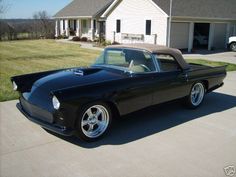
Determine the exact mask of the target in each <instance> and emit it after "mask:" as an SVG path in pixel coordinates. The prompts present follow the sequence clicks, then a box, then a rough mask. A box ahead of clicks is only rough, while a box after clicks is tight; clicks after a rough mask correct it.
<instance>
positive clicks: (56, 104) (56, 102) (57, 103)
mask: <svg viewBox="0 0 236 177" xmlns="http://www.w3.org/2000/svg"><path fill="white" fill-rule="evenodd" d="M52 104H53V107H54V109H56V110H58V109H59V108H60V102H59V100H58V99H57V97H56V96H53V98H52Z"/></svg>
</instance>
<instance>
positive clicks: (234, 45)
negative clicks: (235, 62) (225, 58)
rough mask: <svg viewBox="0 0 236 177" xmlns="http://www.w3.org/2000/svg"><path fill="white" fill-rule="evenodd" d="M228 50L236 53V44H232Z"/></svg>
mask: <svg viewBox="0 0 236 177" xmlns="http://www.w3.org/2000/svg"><path fill="white" fill-rule="evenodd" d="M229 48H230V50H231V51H233V52H236V42H232V43H231V44H230V46H229Z"/></svg>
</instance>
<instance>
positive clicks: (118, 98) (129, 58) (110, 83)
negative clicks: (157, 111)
mask: <svg viewBox="0 0 236 177" xmlns="http://www.w3.org/2000/svg"><path fill="white" fill-rule="evenodd" d="M225 77H226V69H225V67H209V66H203V65H197V64H188V63H187V62H186V61H185V60H184V59H183V56H182V54H181V52H180V51H179V50H177V49H172V48H167V47H164V46H159V45H151V44H133V45H117V46H109V47H107V48H106V49H105V50H104V52H102V54H101V56H100V57H98V58H97V60H96V62H95V63H94V64H93V65H92V66H91V67H87V68H78V67H77V68H69V69H61V70H54V71H46V72H40V73H34V74H27V75H21V76H14V77H12V78H11V81H12V83H13V88H14V90H16V91H18V92H19V93H20V98H19V103H17V108H18V109H19V110H20V111H21V112H22V113H23V114H24V115H25V116H26V117H27V118H28V119H29V120H31V121H33V122H35V123H37V124H39V125H40V126H42V127H43V128H45V129H47V130H50V131H53V132H56V133H58V134H61V135H65V136H71V135H77V136H79V137H80V138H81V139H83V140H85V141H94V140H97V139H98V138H100V137H101V136H103V135H104V134H105V133H106V132H107V131H108V129H109V127H110V126H111V124H112V119H114V117H116V116H115V115H119V116H120V115H125V114H128V113H131V112H134V111H137V110H140V109H143V108H145V107H148V106H152V105H156V104H160V103H164V102H168V101H171V100H176V99H180V98H183V99H184V101H185V103H186V105H187V106H188V107H190V108H197V107H198V106H199V105H200V104H201V103H202V102H203V99H204V96H205V94H206V93H209V92H211V91H213V90H215V89H217V88H219V87H221V86H222V85H223V80H224V78H225Z"/></svg>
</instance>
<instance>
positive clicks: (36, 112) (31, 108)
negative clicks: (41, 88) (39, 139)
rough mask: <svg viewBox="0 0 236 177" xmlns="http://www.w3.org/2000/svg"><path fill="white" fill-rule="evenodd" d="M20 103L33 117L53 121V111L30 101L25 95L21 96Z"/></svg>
mask: <svg viewBox="0 0 236 177" xmlns="http://www.w3.org/2000/svg"><path fill="white" fill-rule="evenodd" d="M20 104H21V106H22V108H23V110H24V111H25V112H26V113H27V114H28V115H29V116H30V117H32V118H34V119H38V120H42V121H45V122H48V123H53V115H52V113H50V112H48V111H46V110H44V109H42V108H40V107H37V106H35V105H33V104H31V103H29V102H28V101H27V100H25V99H24V98H23V97H21V98H20Z"/></svg>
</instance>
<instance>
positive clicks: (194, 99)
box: [186, 82, 205, 109]
mask: <svg viewBox="0 0 236 177" xmlns="http://www.w3.org/2000/svg"><path fill="white" fill-rule="evenodd" d="M204 96H205V86H204V84H203V83H202V82H197V83H195V84H194V85H193V86H192V88H191V91H190V93H189V95H188V96H187V98H186V104H187V106H188V107H189V108H192V109H194V108H197V107H198V106H200V105H201V103H202V102H203V100H204Z"/></svg>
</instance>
